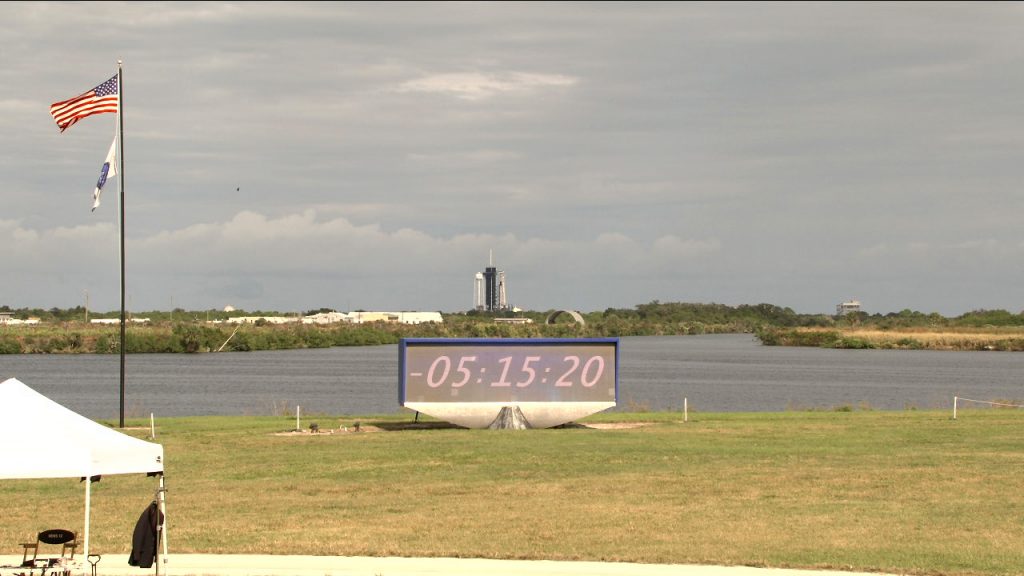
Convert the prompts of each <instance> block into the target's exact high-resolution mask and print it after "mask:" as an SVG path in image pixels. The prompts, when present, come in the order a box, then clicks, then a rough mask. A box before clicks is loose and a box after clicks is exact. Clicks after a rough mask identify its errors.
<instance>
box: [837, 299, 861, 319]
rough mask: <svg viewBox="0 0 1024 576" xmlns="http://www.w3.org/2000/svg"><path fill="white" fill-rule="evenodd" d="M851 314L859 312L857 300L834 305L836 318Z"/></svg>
mask: <svg viewBox="0 0 1024 576" xmlns="http://www.w3.org/2000/svg"><path fill="white" fill-rule="evenodd" d="M852 312H860V302H858V301H857V300H850V301H849V302H842V303H840V304H836V316H845V315H847V314H850V313H852Z"/></svg>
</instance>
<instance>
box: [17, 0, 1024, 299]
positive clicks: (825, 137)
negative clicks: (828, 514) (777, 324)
mask: <svg viewBox="0 0 1024 576" xmlns="http://www.w3.org/2000/svg"><path fill="white" fill-rule="evenodd" d="M1022 30H1024V4H1021V3H1016V2H1012V3H1003V2H999V3H986V2H971V3H906V4H903V3H877V4H876V3H836V4H831V3H804V2H795V3H784V4H770V3H760V2H759V3H752V4H744V3H732V2H730V3H721V4H718V3H666V2H657V3H639V2H628V3H606V2H599V3H585V2H583V3H580V2H573V3H564V4H561V3H514V2H500V3H463V2H445V3H420V2H417V3H410V4H404V3H390V2H387V3H327V2H316V3H303V2H289V3H264V2H259V3H251V4H250V3H182V2H169V3H140V2H132V3H118V2H100V3H27V2H8V3H4V4H2V5H0V47H2V48H0V54H2V56H0V58H2V63H3V65H2V66H0V74H2V79H3V82H2V84H0V85H2V86H3V88H0V90H2V93H0V129H2V132H3V135H4V138H3V139H2V140H0V147H2V152H0V166H2V175H3V178H2V184H0V186H2V198H3V204H2V208H0V270H2V281H0V305H8V306H11V307H14V308H22V307H30V308H35V307H40V308H51V307H60V308H69V307H74V306H78V305H84V304H85V302H86V299H87V298H88V302H89V306H90V308H91V309H93V310H97V311H113V310H118V309H119V307H120V296H119V295H120V292H119V282H120V268H119V264H118V252H119V249H118V239H119V235H118V201H117V198H118V194H117V190H118V180H117V179H114V180H112V181H111V182H109V183H108V184H107V186H106V188H105V191H104V196H103V202H102V204H101V206H100V207H99V208H98V209H97V210H96V211H95V212H91V211H90V207H91V205H92V191H93V187H94V185H95V182H96V179H97V177H98V176H99V169H100V166H101V164H102V162H103V160H104V158H105V156H106V153H107V149H108V147H109V146H110V143H111V140H112V139H113V135H114V127H115V119H116V116H115V115H114V114H102V115H96V116H92V117H89V118H86V119H83V120H82V121H81V122H79V123H78V124H76V125H74V126H72V127H70V128H69V129H68V130H67V131H66V132H64V133H63V134H62V133H60V131H59V130H58V128H57V126H56V124H55V123H54V121H53V119H52V118H51V116H50V114H49V106H50V104H52V103H54V102H57V101H59V100H64V99H67V98H71V97H73V96H76V95H78V94H80V93H82V92H84V91H86V90H89V89H90V88H92V87H94V86H96V85H98V84H100V83H101V82H103V81H105V80H106V79H108V78H110V77H111V76H113V75H115V74H116V73H117V62H118V60H122V61H123V86H124V101H123V111H124V126H125V134H124V139H125V148H124V160H125V173H124V174H123V177H124V179H123V184H124V194H125V208H126V213H127V216H126V226H125V238H126V259H125V262H126V268H127V274H126V277H125V280H126V284H127V294H128V308H129V309H130V310H136V311H143V310H169V309H171V308H185V309H188V310H205V309H211V308H223V307H224V306H226V305H232V306H235V307H236V308H244V309H247V310H257V309H259V310H279V311H282V312H290V311H305V310H310V309H315V308H321V307H327V308H334V309H337V310H342V311H347V310H356V309H364V310H425V311H433V310H440V311H444V312H457V311H463V310H469V309H471V308H472V307H473V278H474V275H475V274H476V273H477V272H481V271H483V269H484V268H485V267H487V265H488V259H489V257H490V254H492V253H493V259H494V265H495V266H496V267H497V268H498V269H499V270H504V271H505V275H506V279H507V292H508V299H509V302H510V303H511V304H512V305H515V306H518V307H521V308H524V309H530V310H549V309H575V310H581V311H596V310H604V309H605V308H608V307H625V308H631V307H633V306H635V305H637V304H643V303H647V302H651V301H653V300H660V301H662V302H702V303H711V302H715V303H722V304H728V305H732V306H735V305H739V304H758V303H770V304H775V305H779V306H784V307H789V308H792V309H794V310H795V311H797V312H801V313H832V312H834V310H835V306H836V304H838V303H839V302H842V301H845V300H851V299H856V300H860V301H861V302H862V304H863V308H864V310H865V311H867V312H870V313H875V312H879V313H883V314H884V313H888V312H898V311H900V310H903V309H907V308H909V309H912V310H917V311H921V312H926V313H929V312H938V313H940V314H943V315H947V316H953V315H959V314H962V313H965V312H969V311H971V310H975V309H996V308H1003V309H1007V310H1010V311H1012V312H1015V313H1016V312H1020V311H1021V310H1022V309H1024V219H1022V216H1024V190H1022V188H1021V187H1022V185H1024V107H1022V106H1024V105H1022V102H1024V75H1022V74H1021V70H1022V69H1024V34H1022V32H1021V31H1022Z"/></svg>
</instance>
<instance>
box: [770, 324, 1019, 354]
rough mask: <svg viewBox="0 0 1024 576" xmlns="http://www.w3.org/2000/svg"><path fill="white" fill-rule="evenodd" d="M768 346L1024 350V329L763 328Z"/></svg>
mask: <svg viewBox="0 0 1024 576" xmlns="http://www.w3.org/2000/svg"><path fill="white" fill-rule="evenodd" d="M757 336H758V338H759V339H760V340H761V342H762V343H764V344H766V345H768V346H813V347H819V348H858V349H859V348H879V349H899V350H958V351H959V350H990V351H1013V352H1020V351H1024V329H1022V328H1020V327H998V328H996V327H992V328H943V329H928V328H900V329H886V330H882V329H878V328H774V327H768V328H763V329H761V330H759V331H758V332H757Z"/></svg>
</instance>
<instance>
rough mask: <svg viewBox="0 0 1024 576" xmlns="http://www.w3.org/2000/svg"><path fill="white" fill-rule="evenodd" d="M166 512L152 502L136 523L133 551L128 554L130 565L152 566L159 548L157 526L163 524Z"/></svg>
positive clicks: (133, 535) (133, 534)
mask: <svg viewBox="0 0 1024 576" xmlns="http://www.w3.org/2000/svg"><path fill="white" fill-rule="evenodd" d="M163 523H164V514H163V512H161V511H160V508H159V507H158V506H157V505H156V502H155V501H154V502H152V503H150V505H149V506H147V507H146V509H145V510H143V511H142V515H141V516H139V521H138V522H136V523H135V532H134V533H132V553H131V554H130V555H129V556H128V565H129V566H138V567H139V568H151V567H152V566H153V562H154V561H155V560H156V548H157V544H158V542H157V527H158V526H161V525H163Z"/></svg>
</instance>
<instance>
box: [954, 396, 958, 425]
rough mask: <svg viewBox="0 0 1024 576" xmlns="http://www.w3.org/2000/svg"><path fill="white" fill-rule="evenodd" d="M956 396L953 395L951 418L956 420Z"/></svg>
mask: <svg viewBox="0 0 1024 576" xmlns="http://www.w3.org/2000/svg"><path fill="white" fill-rule="evenodd" d="M957 398H958V397H957V396H953V420H956V401H957Z"/></svg>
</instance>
